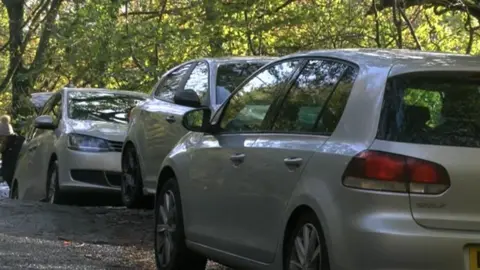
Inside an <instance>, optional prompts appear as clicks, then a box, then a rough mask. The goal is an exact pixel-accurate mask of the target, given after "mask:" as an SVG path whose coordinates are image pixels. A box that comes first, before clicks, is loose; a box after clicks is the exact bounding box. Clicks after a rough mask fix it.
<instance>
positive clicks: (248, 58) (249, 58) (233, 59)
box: [194, 56, 278, 65]
mask: <svg viewBox="0 0 480 270" xmlns="http://www.w3.org/2000/svg"><path fill="white" fill-rule="evenodd" d="M276 59H278V57H273V56H229V57H215V58H202V59H197V60H194V61H201V60H206V61H207V62H210V63H212V64H219V65H221V64H229V63H238V62H254V63H255V62H257V63H258V62H264V63H268V62H270V61H273V60H276Z"/></svg>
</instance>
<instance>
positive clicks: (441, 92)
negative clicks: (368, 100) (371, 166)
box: [378, 72, 480, 147]
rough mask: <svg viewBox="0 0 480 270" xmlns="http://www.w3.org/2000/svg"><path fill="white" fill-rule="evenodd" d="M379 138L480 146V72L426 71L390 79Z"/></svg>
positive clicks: (444, 144)
mask: <svg viewBox="0 0 480 270" xmlns="http://www.w3.org/2000/svg"><path fill="white" fill-rule="evenodd" d="M378 137H379V138H380V139H386V140H391V141H397V142H407V143H418V144H434V145H443V146H462V147H480V73H470V72H434V73H432V72H428V73H427V72H422V73H412V74H406V75H401V76H397V77H394V78H390V79H389V81H388V83H387V88H386V91H385V97H384V104H383V110H382V117H381V121H380V126H379V134H378Z"/></svg>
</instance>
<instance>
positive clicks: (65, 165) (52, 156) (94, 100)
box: [10, 88, 146, 203]
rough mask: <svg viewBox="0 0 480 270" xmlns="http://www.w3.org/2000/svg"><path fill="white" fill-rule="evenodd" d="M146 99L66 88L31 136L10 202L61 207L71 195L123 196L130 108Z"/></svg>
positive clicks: (49, 103) (138, 95) (48, 105)
mask: <svg viewBox="0 0 480 270" xmlns="http://www.w3.org/2000/svg"><path fill="white" fill-rule="evenodd" d="M145 98H146V95H145V94H142V93H135V92H129V91H113V90H107V89H76V88H64V89H62V90H61V91H58V92H56V93H55V94H53V95H52V97H51V98H50V99H49V100H48V101H47V102H46V104H45V106H44V108H43V109H42V112H41V113H40V116H38V117H37V118H36V119H35V122H34V124H33V125H32V126H31V128H30V129H29V131H28V132H27V135H26V138H25V142H24V145H23V146H22V150H21V151H20V154H19V158H18V161H17V166H16V169H15V174H14V178H13V182H12V190H11V192H10V196H11V197H12V198H19V199H29V200H44V201H48V202H50V203H62V201H64V199H65V198H66V197H67V196H66V193H70V192H81V191H82V192H85V191H86V192H92V191H103V192H119V191H120V172H121V166H120V160H121V157H120V153H121V149H122V144H123V140H124V138H125V134H126V130H127V122H128V120H127V115H128V113H129V111H130V109H131V108H133V107H134V106H136V105H137V104H138V103H140V102H142V101H144V100H145Z"/></svg>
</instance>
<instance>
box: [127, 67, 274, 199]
mask: <svg viewBox="0 0 480 270" xmlns="http://www.w3.org/2000/svg"><path fill="white" fill-rule="evenodd" d="M273 59H274V58H266V57H230V58H206V59H198V60H193V61H189V62H186V63H183V64H180V65H179V66H176V67H174V68H172V69H171V70H169V71H168V72H166V73H165V74H164V75H163V76H162V78H161V79H160V80H159V82H158V83H157V84H156V85H155V87H154V89H153V91H152V93H151V96H150V97H149V98H148V99H147V101H146V102H144V103H142V104H141V105H139V106H137V107H136V108H134V109H133V110H132V112H131V115H130V120H131V121H130V124H129V128H128V132H127V136H126V139H125V144H124V148H123V153H122V170H123V177H122V186H121V187H122V201H123V203H124V204H125V205H126V206H127V207H130V208H132V207H140V206H144V205H145V201H147V200H145V197H144V196H145V195H147V196H148V195H152V194H154V193H155V187H156V182H157V177H158V170H159V168H160V161H161V160H163V159H164V158H165V157H166V155H167V154H168V152H169V151H170V150H171V149H172V147H173V146H174V145H175V144H176V143H177V141H178V140H179V139H180V138H181V137H182V136H183V135H185V134H186V133H187V130H185V129H184V128H183V126H182V125H181V119H182V116H183V114H184V113H185V112H187V111H189V110H191V109H193V108H198V107H208V108H210V109H211V110H215V109H216V108H218V107H219V106H220V104H222V103H223V102H224V101H225V100H226V99H227V98H228V96H230V93H231V92H232V91H233V90H234V89H235V87H236V86H237V85H239V84H240V83H241V82H242V81H243V80H244V79H245V78H246V77H248V76H249V75H250V74H252V73H253V72H254V71H256V70H257V69H258V68H260V67H261V66H263V65H265V64H266V63H268V62H270V61H271V60H273Z"/></svg>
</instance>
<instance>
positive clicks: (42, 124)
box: [35, 115, 57, 129]
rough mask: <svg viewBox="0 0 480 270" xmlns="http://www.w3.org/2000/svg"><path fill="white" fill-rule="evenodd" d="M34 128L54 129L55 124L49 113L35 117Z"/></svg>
mask: <svg viewBox="0 0 480 270" xmlns="http://www.w3.org/2000/svg"><path fill="white" fill-rule="evenodd" d="M35 128H38V129H56V128H57V125H56V124H55V121H54V120H53V118H52V117H51V116H50V115H40V116H39V117H37V118H35Z"/></svg>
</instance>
